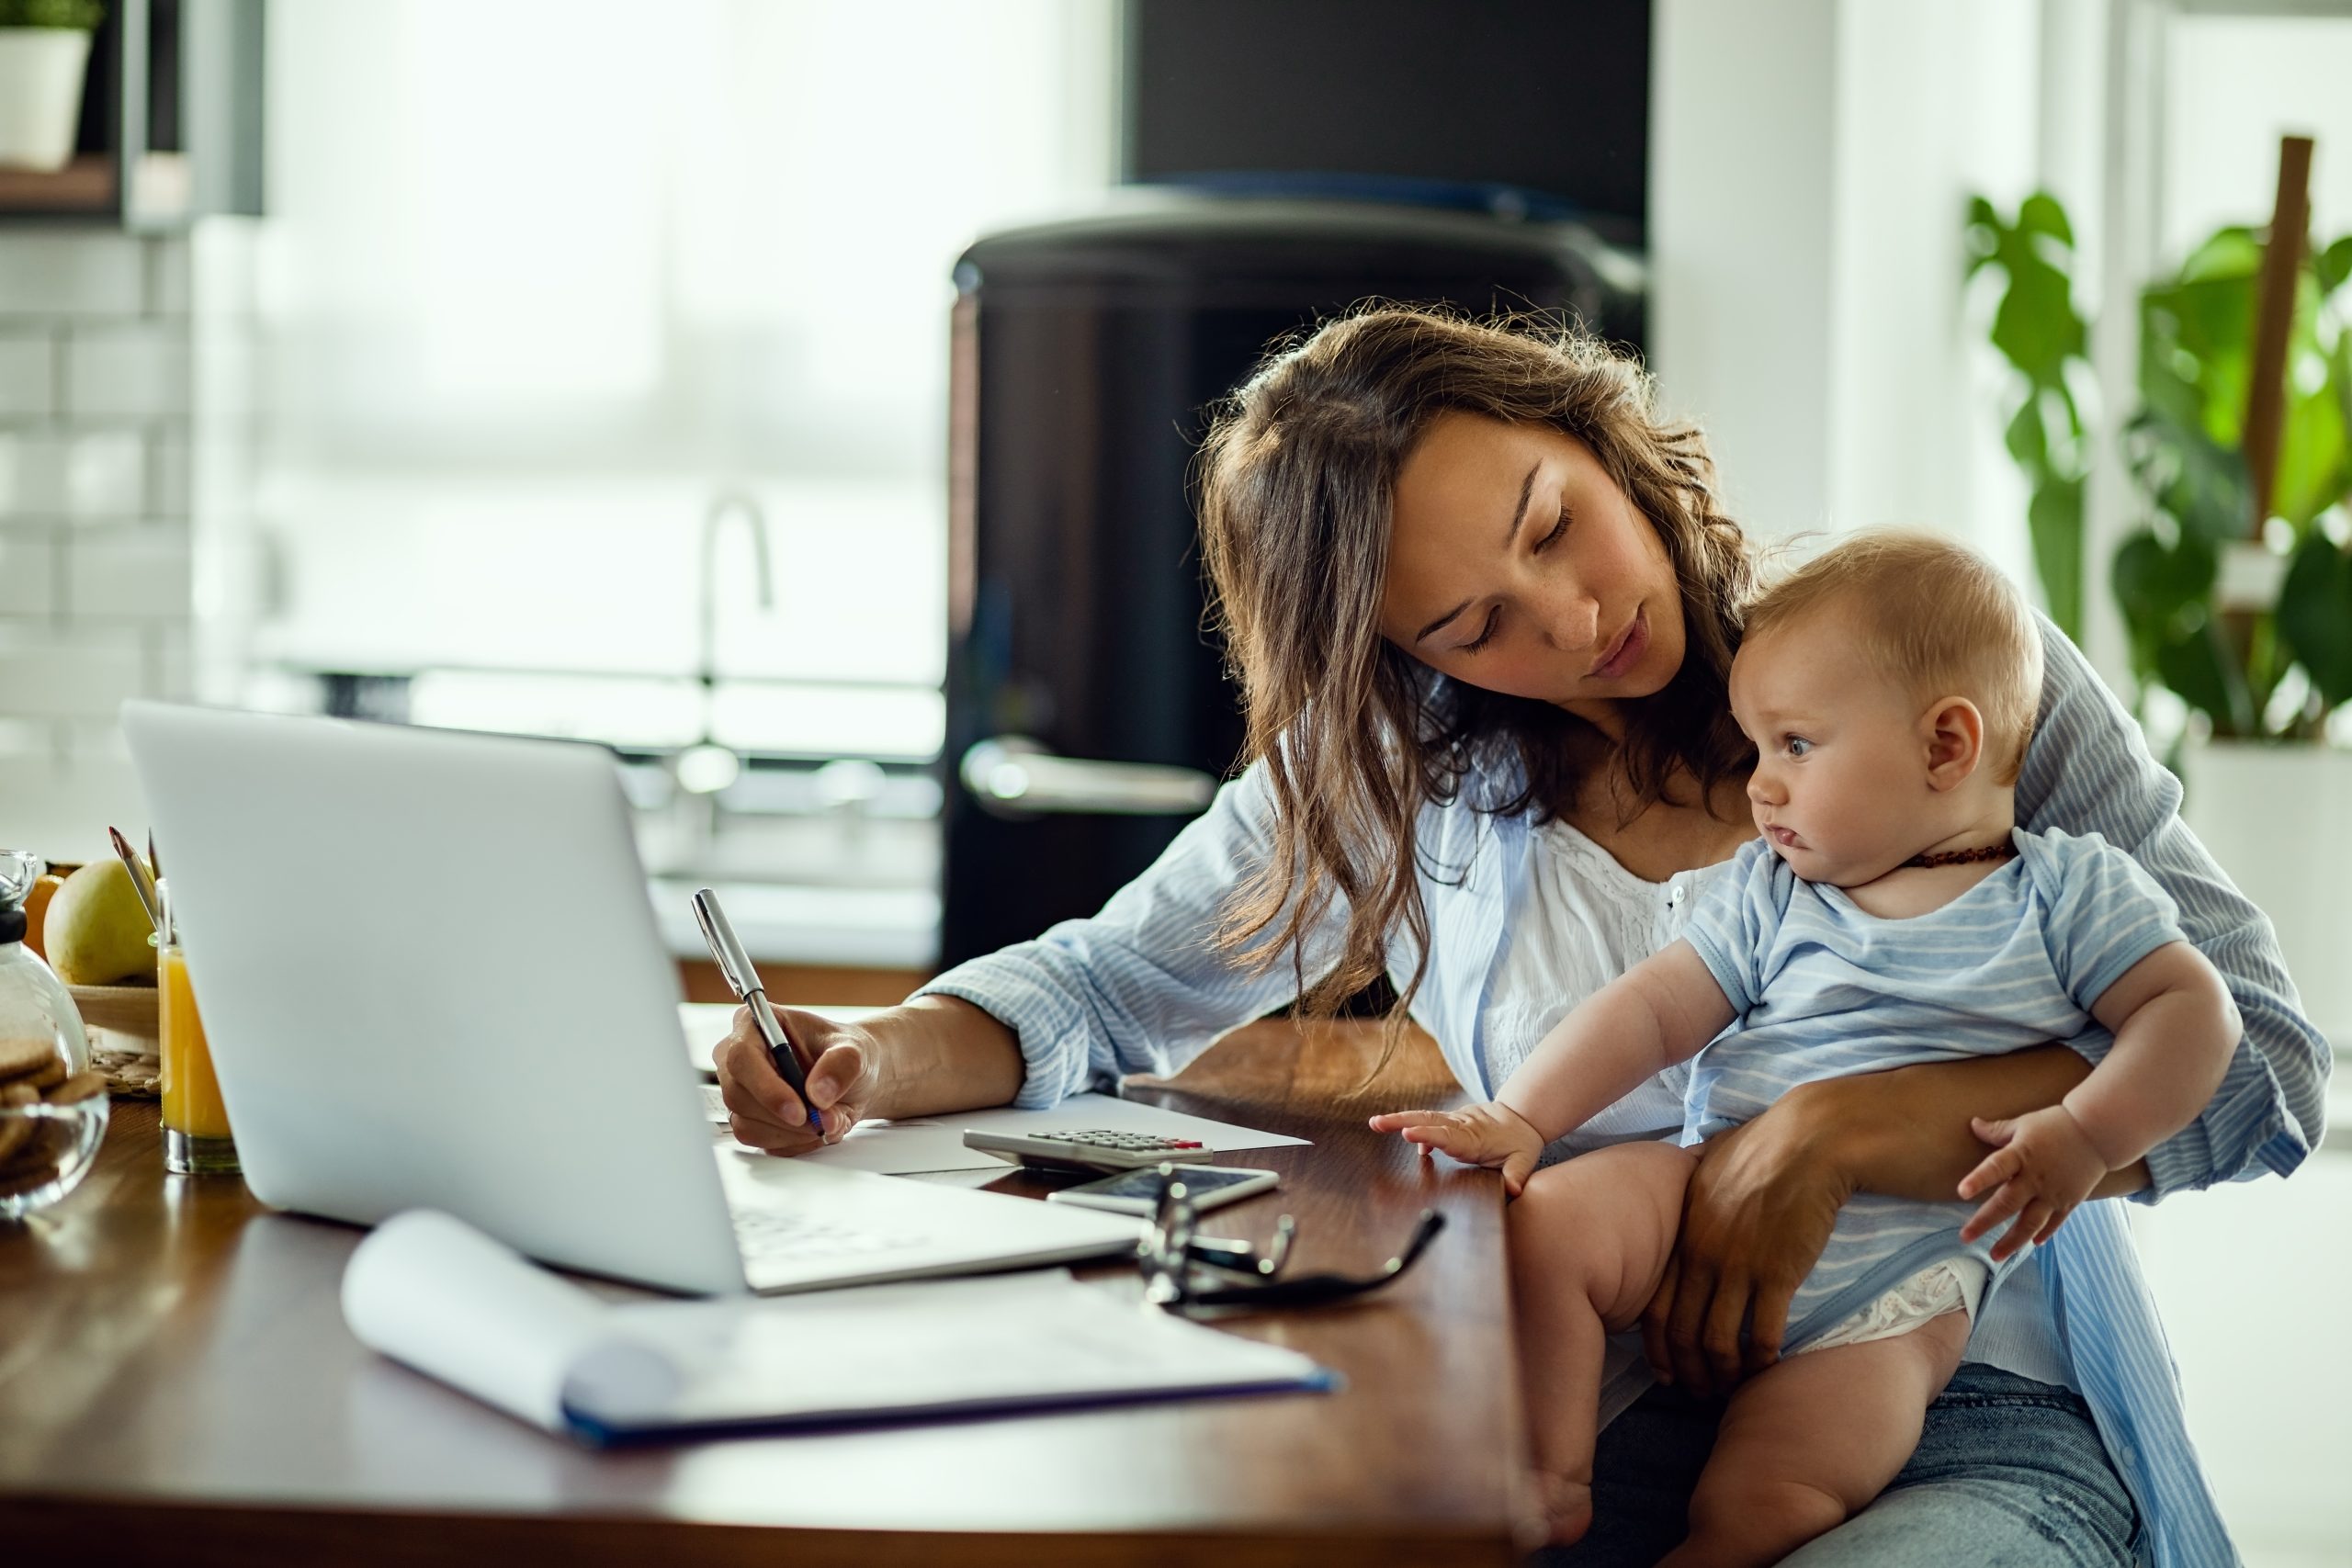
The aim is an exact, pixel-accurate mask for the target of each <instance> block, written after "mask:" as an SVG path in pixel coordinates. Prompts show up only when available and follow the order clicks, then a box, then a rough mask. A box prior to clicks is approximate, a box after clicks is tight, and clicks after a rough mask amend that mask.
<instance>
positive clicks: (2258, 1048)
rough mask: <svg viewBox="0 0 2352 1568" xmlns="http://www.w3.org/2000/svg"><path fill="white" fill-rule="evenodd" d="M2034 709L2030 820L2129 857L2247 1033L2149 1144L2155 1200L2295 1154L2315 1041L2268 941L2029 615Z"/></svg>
mask: <svg viewBox="0 0 2352 1568" xmlns="http://www.w3.org/2000/svg"><path fill="white" fill-rule="evenodd" d="M2041 642H2042V654H2043V674H2042V682H2041V716H2040V718H2039V719H2038V720H2037V722H2036V727H2035V730H2034V737H2033V742H2032V745H2031V746H2030V748H2029V749H2028V750H2027V752H2026V760H2025V767H2024V771H2023V772H2022V773H2020V774H2019V775H2018V789H2017V811H2018V821H2019V822H2021V823H2023V824H2024V825H2025V826H2026V827H2027V828H2030V829H2036V830H2039V829H2044V828H2061V829H2065V830H2066V831H2067V832H2070V833H2086V832H2096V833H2098V834H2099V835H2100V836H2101V837H2103V838H2105V839H2106V840H2107V841H2108V842H2109V843H2110V844H2113V845H2115V846H2116V847H2117V848H2119V849H2120V850H2122V851H2124V852H2126V853H2128V854H2130V855H2131V857H2132V858H2133V859H2134V860H2136V861H2138V862H2139V863H2140V865H2141V867H2142V868H2143V870H2145V871H2146V872H2147V873H2148V874H2149V875H2150V876H2152V877H2154V879H2155V881H2156V884H2157V886H2160V887H2162V888H2163V889H2164V890H2165V893H2166V894H2168V895H2170V896H2171V897H2172V900H2173V902H2174V903H2175V904H2177V906H2178V907H2179V909H2180V926H2181V930H2182V931H2183V932H2184V933H2185V934H2186V935H2187V936H2188V940H2189V941H2190V942H2192V943H2194V944H2195V945H2196V947H2197V949H2198V951H2199V952H2200V953H2204V955H2205V956H2206V957H2207V958H2208V959H2210V960H2211V962H2212V964H2213V966H2214V967H2215V968H2216V969H2218V970H2220V971H2221V972H2222V979H2223V980H2224V981H2225V982H2227V984H2228V986H2229V988H2230V996H2231V999H2232V1000H2233V1001H2234V1002H2235V1003H2236V1004H2237V1010H2238V1013H2239V1016H2240V1018H2241V1019H2242V1020H2243V1021H2244V1022H2245V1038H2244V1039H2243V1040H2242V1041H2241V1042H2240V1043H2239V1044H2238V1047H2237V1051H2236V1053H2235V1055H2233V1057H2232V1059H2231V1062H2230V1066H2229V1068H2228V1071H2227V1072H2226V1073H2225V1074H2224V1076H2223V1077H2222V1087H2221V1089H2219V1090H2218V1091H2217V1092H2216V1093H2215V1094H2214V1095H2213V1097H2212V1098H2211V1100H2210V1101H2209V1102H2208V1104H2207V1105H2206V1108H2205V1110H2204V1111H2202V1112H2200V1113H2199V1116H2198V1118H2197V1120H2196V1121H2194V1122H2190V1123H2189V1124H2188V1127H2186V1128H2184V1129H2183V1130H2182V1131H2180V1132H2179V1133H2177V1134H2174V1135H2173V1136H2171V1137H2170V1138H2167V1139H2165V1141H2164V1142H2163V1143H2161V1144H2158V1145H2156V1146H2155V1147H2154V1148H2153V1149H2151V1150H2149V1151H2148V1157H2147V1161H2146V1164H2147V1168H2148V1172H2149V1181H2148V1183H2147V1185H2146V1187H2145V1188H2144V1189H2143V1190H2142V1191H2141V1192H2140V1193H2139V1194H2138V1196H2140V1197H2141V1198H2142V1200H2143V1201H2150V1202H2153V1201H2156V1200H2157V1199H2160V1198H2163V1197H2165V1196H2166V1195H2168V1194H2170V1193H2173V1192H2176V1191H2179V1190H2184V1189H2191V1190H2193V1189H2196V1188H2201V1187H2207V1186H2210V1185H2211V1184H2212V1183H2214V1182H2216V1181H2228V1180H2233V1179H2242V1178H2245V1177H2247V1176H2254V1175H2259V1174H2261V1173H2262V1172H2263V1171H2266V1170H2267V1171H2274V1172H2276V1173H2278V1174H2279V1175H2281V1176H2283V1175H2285V1174H2287V1173H2288V1172H2289V1171H2291V1170H2293V1169H2294V1168H2296V1167H2297V1166H2298V1165H2300V1164H2301V1163H2302V1160H2303V1158H2304V1156H2306V1155H2308V1154H2309V1153H2310V1152H2311V1150H2312V1147H2313V1146H2315V1145H2317V1144H2318V1143H2319V1140H2320V1134H2321V1132H2322V1130H2323V1128H2324V1125H2325V1122H2326V1104H2327V1077H2328V1068H2329V1053H2328V1046H2327V1042H2326V1040H2325V1038H2324V1037H2323V1036H2322V1035H2321V1034H2320V1032H2319V1031H2318V1030H2316V1029H2314V1028H2312V1024H2311V1021H2309V1020H2308V1019H2306V1018H2304V1017H2303V1015H2302V1007H2301V1002H2300V1000H2299V999H2298V998H2297V997H2296V995H2295V987H2294V984H2293V982H2292V981H2290V979H2289V978H2288V977H2287V967H2286V963H2285V960H2283V959H2282V958H2281V957H2280V956H2279V953H2278V937H2277V936H2276V934H2275V933H2274V932H2273V931H2272V930H2271V928H2270V922H2269V920H2268V919H2266V918H2264V916H2263V913H2262V911H2261V910H2260V909H2258V908H2255V906H2254V905H2253V904H2252V903H2250V902H2249V901H2248V900H2247V899H2246V897H2245V895H2244V894H2242V893H2240V892H2239V891H2238V890H2237V889H2236V888H2235V887H2234V886H2231V883H2230V880H2229V878H2228V877H2227V876H2226V875H2224V874H2222V870H2221V868H2220V867H2219V866H2217V865H2215V864H2214V863H2213V858H2212V856H2211V855H2209V854H2207V853H2206V852H2205V847H2204V846H2203V845H2202V844H2200V843H2199V842H2198V841H2197V836H2196V835H2195V834H2194V833H2191V832H2190V831H2189V830H2188V826H2187V825H2186V824H2185V823H2183V822H2182V821H2181V819H2180V815H2179V809H2180V784H2179V781H2178V780H2177V779H2175V778H2174V777H2173V776H2172V774H2171V773H2167V772H2166V771H2165V769H2163V768H2162V767H2159V766H2158V765H2157V764H2156V761H2155V759H2154V758H2153V757H2151V756H2150V755H2149V754H2148V748H2147V743H2146V741H2145V740H2144V739H2143V738H2142V736H2141V734H2140V727H2139V726H2138V725H2137V724H2135V723H2133V722H2132V720H2131V716H2130V715H2129V714H2127V713H2125V712H2124V710H2123V706H2122V705H2121V704H2120V703H2118V702H2117V701H2116V700H2115V696H2114V694H2113V693H2111V692H2109V690H2108V689H2107V687H2106V685H2105V683H2104V682H2101V681H2100V680H2099V678H2098V674H2097V673H2096V672H2095V671H2092V669H2091V667H2090V665H2089V663H2088V662H2087V661H2086V660H2084V658H2083V656H2082V653H2081V651H2080V650H2079V649H2076V648H2075V645H2074V644H2073V643H2072V642H2070V641H2068V640H2067V638H2066V636H2065V634H2064V633H2063V632H2061V631H2060V630H2059V629H2058V628H2057V627H2056V626H2054V625H2052V623H2051V622H2050V621H2049V620H2048V619H2047V618H2046V617H2044V618H2042V619H2041Z"/></svg>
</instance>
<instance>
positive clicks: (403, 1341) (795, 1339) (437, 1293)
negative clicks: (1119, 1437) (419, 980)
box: [343, 1210, 1333, 1441]
mask: <svg viewBox="0 0 2352 1568" xmlns="http://www.w3.org/2000/svg"><path fill="white" fill-rule="evenodd" d="M343 1310H344V1318H345V1322H346V1323H347V1324H348V1325H350V1327H351V1330H352V1333H353V1334H354V1335H355V1336H356V1337H357V1338H358V1339H359V1340H360V1342H361V1343H362V1344H365V1345H367V1346H368V1348H371V1349H374V1350H376V1351H377V1352H379V1354H382V1355H386V1356H389V1357H391V1358H392V1359H395V1360H398V1361H401V1362H403V1363H405V1364H406V1365H408V1366H410V1367H413V1368H414V1369H415V1370H417V1371H421V1372H424V1373H425V1374H426V1375H428V1376H431V1377H435V1378H438V1379H440V1380H441V1381H443V1382H447V1383H449V1384H451V1385H452V1386H454V1387H456V1388H458V1389H459V1390H460V1391H462V1392H464V1393H469V1394H472V1395H473V1396H474V1397H476V1398H478V1399H481V1401H483V1402H484V1403H486V1404H492V1405H494V1406H496V1407H497V1408H499V1409H501V1410H503V1411H506V1412H507V1413H508V1414H510V1415H513V1416H519V1417H521V1418H522V1419H523V1420H526V1421H528V1422H530V1423H531V1424H532V1425H534V1426H537V1427H543V1428H545V1429H547V1430H548V1431H551V1432H569V1433H571V1435H573V1436H575V1437H580V1438H583V1439H585V1440H590V1441H595V1440H602V1439H605V1438H612V1437H615V1436H626V1435H629V1434H631V1433H635V1432H648V1431H653V1432H658V1431H662V1430H667V1429H670V1428H673V1427H707V1426H714V1425H715V1426H726V1425H730V1424H752V1425H774V1424H776V1423H785V1424H791V1423H796V1422H797V1423H803V1424H807V1423H817V1424H822V1423H826V1422H830V1421H837V1420H840V1419H843V1418H850V1417H859V1416H876V1415H880V1416H922V1415H929V1414H943V1413H960V1412H976V1411H986V1410H992V1409H997V1410H1002V1409H1027V1408H1035V1407H1056V1406H1066V1405H1071V1404H1097V1403H1104V1402H1111V1401H1116V1400H1121V1399H1135V1398H1146V1397H1154V1396H1162V1395H1166V1394H1170V1393H1216V1392H1243V1391H1250V1390H1277V1389H1301V1388H1328V1387H1330V1386H1332V1383H1333V1380H1332V1379H1331V1378H1330V1377H1329V1374H1327V1373H1325V1372H1323V1371H1321V1370H1320V1369H1319V1368H1317V1366H1316V1365H1315V1363H1314V1362H1313V1361H1311V1360H1309V1359H1307V1358H1306V1357H1304V1356H1301V1355H1299V1354H1297V1353H1296V1352H1295V1351H1292V1350H1285V1349H1282V1348H1278V1347H1275V1346H1272V1345H1264V1344H1260V1343H1257V1342H1254V1341H1251V1340H1247V1339H1240V1338H1237V1337H1233V1336H1230V1335H1226V1334H1220V1333H1218V1332H1216V1330H1214V1329H1210V1328H1205V1327H1203V1326H1201V1325H1196V1324H1191V1323H1186V1322H1182V1321H1180V1320H1178V1319H1175V1318H1172V1317H1170V1316H1167V1315H1166V1314H1160V1313H1156V1312H1149V1311H1145V1310H1141V1309H1139V1308H1138V1307H1137V1306H1136V1305H1135V1304H1134V1303H1132V1302H1129V1301H1123V1300H1121V1299H1119V1298H1117V1297H1115V1296H1114V1295H1112V1294H1111V1293H1109V1292H1104V1291H1101V1290H1097V1289H1095V1288H1093V1287H1091V1286H1087V1285H1081V1284H1080V1283H1079V1282H1077V1281H1076V1280H1073V1279H1071V1278H1070V1276H1069V1273H1068V1272H1067V1271H1065V1270H1062V1269H1050V1270H1043V1271H1039V1272H1034V1273H1028V1274H1010V1275H998V1276H992V1277H988V1278H983V1279H971V1280H923V1281H919V1282H910V1283H906V1284H897V1285H873V1286H866V1287H863V1288H860V1289H855V1290H846V1291H835V1292H825V1293H823V1294H820V1295H812V1296H796V1297H788V1298H785V1299H782V1300H775V1301H761V1300H756V1299H752V1298H743V1297H728V1298H722V1299H718V1300H713V1301H707V1302H676V1301H665V1302H644V1303H629V1304H626V1305H615V1304H612V1303H605V1302H602V1301H599V1300H597V1299H596V1298H595V1297H594V1296H591V1295H589V1294H588V1293H587V1292H584V1291H582V1290H580V1289H579V1288H578V1287H576V1286H573V1285H571V1284H570V1283H568V1282H566V1281H565V1280H561V1279H559V1278H558V1277H556V1276H555V1275H553V1274H551V1273H549V1272H548V1271H547V1270H546V1269H540V1268H539V1267H537V1265H536V1264H533V1263H531V1262H530V1261H529V1260H527V1259H526V1258H523V1257H522V1256H521V1255H519V1254H517V1253H515V1252H514V1251H513V1250H511V1249H510V1248H508V1247H503V1246H502V1245H500V1244H499V1243H497V1242H495V1241H493V1240H492V1239H491V1238H490V1237H488V1236H486V1235H482V1234H481V1232H480V1231H477V1230H475V1229H473V1228H472V1227H471V1226H469V1225H468V1224H464V1223H463V1222H462V1221H459V1220H457V1219H454V1218H451V1217H450V1216H448V1215H447V1214H441V1213H431V1212H429V1211H424V1210H415V1211H411V1212H409V1213H402V1214H399V1215H395V1216H394V1217H393V1218H391V1219H390V1220H388V1221H386V1222H385V1223H384V1224H381V1225H379V1226H378V1227H377V1229H376V1230H375V1232H374V1233H373V1234H372V1235H369V1236H368V1238H367V1239H366V1240H365V1241H363V1242H361V1243H360V1244H359V1247H358V1249H357V1251H356V1252H355V1253H354V1254H353V1255H352V1258H351V1261H350V1263H349V1264H348V1265H347V1266H346V1267H345V1271H344V1280H343ZM810 1346H821V1347H822V1348H823V1354H824V1357H825V1359H826V1360H827V1361H828V1362H829V1363H830V1364H833V1365H846V1366H854V1367H856V1368H858V1369H859V1373H858V1376H856V1377H855V1378H853V1379H848V1380H843V1379H840V1378H826V1377H812V1376H811V1375H810V1374H809V1347H810Z"/></svg>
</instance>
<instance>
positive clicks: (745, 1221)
mask: <svg viewBox="0 0 2352 1568" xmlns="http://www.w3.org/2000/svg"><path fill="white" fill-rule="evenodd" d="M734 1218H735V1245H736V1247H738V1248H739V1249H740V1250H741V1252H742V1254H743V1257H744V1259H745V1260H746V1261H747V1262H752V1263H759V1262H763V1261H768V1260H771V1259H772V1260H775V1261H778V1262H792V1263H812V1262H817V1261H820V1260H823V1259H827V1258H858V1257H872V1256H874V1255H875V1254H876V1253H884V1252H904V1251H906V1250H908V1249H909V1248H910V1247H924V1246H928V1245H929V1244H930V1241H931V1237H929V1236H927V1235H915V1234H912V1233H910V1232H906V1231H893V1232H887V1233H885V1232H878V1231H875V1230H871V1229H859V1228H856V1227H854V1226H851V1225H845V1224H838V1223H836V1222H834V1221H832V1220H829V1219H826V1218H824V1217H823V1216H822V1215H819V1214H811V1213H805V1212H793V1211H787V1210H776V1209H764V1210H759V1211H755V1212H752V1213H737V1214H736V1215H735V1217H734Z"/></svg>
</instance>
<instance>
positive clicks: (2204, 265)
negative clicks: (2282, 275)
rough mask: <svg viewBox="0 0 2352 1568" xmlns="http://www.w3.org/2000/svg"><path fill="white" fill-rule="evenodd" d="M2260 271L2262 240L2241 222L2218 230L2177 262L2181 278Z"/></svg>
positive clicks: (2248, 274)
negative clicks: (2181, 261)
mask: <svg viewBox="0 0 2352 1568" xmlns="http://www.w3.org/2000/svg"><path fill="white" fill-rule="evenodd" d="M2261 270H2262V241H2261V239H2260V238H2259V237H2257V236H2256V233H2255V231H2253V230H2251V229H2248V228H2245V227H2244V226H2243V225H2235V224H2233V225H2232V226H2231V227H2229V228H2226V229H2217V230H2215V231H2214V232H2213V236H2212V238H2211V239H2209V240H2207V241H2206V242H2205V243H2203V244H2201V245H2199V246H2198V247H2197V248H2196V249H2195V250H2194V251H2191V252H2190V253H2189V254H2188V260H2187V261H2185V262H2183V263H2181V264H2180V280H2181V281H2182V282H2183V283H2194V282H2196V281H2198V280H2199V279H2201V278H2209V277H2216V278H2250V277H2253V276H2255V275H2256V274H2257V273H2259V272H2261Z"/></svg>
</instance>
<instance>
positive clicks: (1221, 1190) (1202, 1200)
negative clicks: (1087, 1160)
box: [1046, 1165, 1281, 1217]
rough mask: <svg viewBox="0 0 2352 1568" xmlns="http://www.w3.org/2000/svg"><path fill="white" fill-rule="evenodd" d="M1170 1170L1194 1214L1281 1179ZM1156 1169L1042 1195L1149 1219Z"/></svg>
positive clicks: (1262, 1173) (1204, 1169)
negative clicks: (1186, 1194)
mask: <svg viewBox="0 0 2352 1568" xmlns="http://www.w3.org/2000/svg"><path fill="white" fill-rule="evenodd" d="M1172 1169H1173V1170H1174V1171H1175V1173H1176V1175H1177V1176H1179V1177H1180V1178H1182V1180H1183V1183H1184V1188H1185V1190H1186V1191H1187V1192H1188V1193H1189V1194H1190V1195H1191V1197H1192V1200H1193V1213H1200V1212H1201V1211H1202V1210H1204V1209H1221V1208H1223V1207H1224V1206H1225V1205H1226V1204H1227V1203H1238V1202H1239V1201H1241V1200H1242V1199H1244V1198H1249V1197H1254V1196H1255V1195H1256V1194H1258V1193H1261V1192H1265V1191H1270V1190H1272V1188H1273V1185H1274V1183H1275V1182H1276V1181H1278V1180H1280V1179H1281V1178H1280V1177H1279V1176H1277V1175H1276V1174H1275V1173H1274V1172H1273V1171H1271V1170H1250V1169H1247V1168H1242V1167H1238V1166H1230V1165H1180V1166H1175V1167H1172ZM1159 1172H1160V1168H1159V1167H1158V1166H1152V1167H1148V1168H1144V1169H1141V1170H1122V1171H1119V1172H1118V1173H1116V1174H1115V1175H1112V1176H1106V1177H1103V1178H1102V1179H1100V1180H1097V1181H1085V1182H1080V1184H1079V1185H1078V1186H1076V1187H1065V1188H1063V1189H1062V1190H1060V1191H1058V1192H1048V1193H1046V1201H1049V1202H1055V1203H1083V1204H1084V1205H1086V1207H1088V1208H1090V1209H1108V1210H1110V1211H1111V1212H1112V1213H1115V1214H1141V1215H1144V1216H1146V1217H1149V1215H1150V1214H1151V1213H1152V1211H1153V1210H1155V1209H1157V1208H1158V1207H1159V1189H1160V1187H1161V1185H1162V1181H1163V1178H1162V1177H1161V1176H1160V1174H1159Z"/></svg>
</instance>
